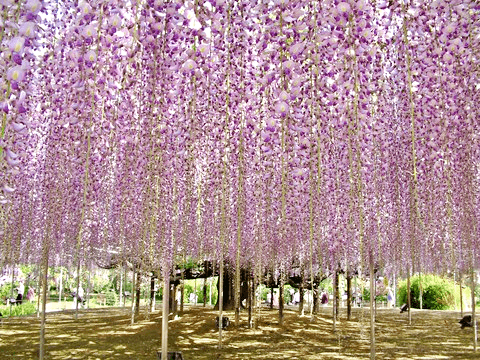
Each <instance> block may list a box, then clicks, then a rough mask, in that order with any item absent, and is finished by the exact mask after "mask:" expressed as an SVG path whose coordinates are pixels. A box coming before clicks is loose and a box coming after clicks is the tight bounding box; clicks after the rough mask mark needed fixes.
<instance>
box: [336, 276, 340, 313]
mask: <svg viewBox="0 0 480 360" xmlns="http://www.w3.org/2000/svg"><path fill="white" fill-rule="evenodd" d="M335 278H336V281H335V319H336V320H338V314H339V310H340V296H339V294H340V289H339V285H338V271H337V272H335Z"/></svg>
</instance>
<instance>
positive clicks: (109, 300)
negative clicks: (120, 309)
mask: <svg viewBox="0 0 480 360" xmlns="http://www.w3.org/2000/svg"><path fill="white" fill-rule="evenodd" d="M117 303H118V295H117V293H116V292H115V291H114V290H112V289H109V290H107V292H106V293H105V304H106V305H107V306H115V305H116V304H117Z"/></svg>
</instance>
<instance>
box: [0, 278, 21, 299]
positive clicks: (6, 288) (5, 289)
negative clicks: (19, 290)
mask: <svg viewBox="0 0 480 360" xmlns="http://www.w3.org/2000/svg"><path fill="white" fill-rule="evenodd" d="M11 295H12V283H11V282H9V283H7V284H4V285H3V286H0V299H1V301H3V299H5V298H10V296H11ZM13 296H14V297H16V296H17V294H16V293H15V291H14V292H13Z"/></svg>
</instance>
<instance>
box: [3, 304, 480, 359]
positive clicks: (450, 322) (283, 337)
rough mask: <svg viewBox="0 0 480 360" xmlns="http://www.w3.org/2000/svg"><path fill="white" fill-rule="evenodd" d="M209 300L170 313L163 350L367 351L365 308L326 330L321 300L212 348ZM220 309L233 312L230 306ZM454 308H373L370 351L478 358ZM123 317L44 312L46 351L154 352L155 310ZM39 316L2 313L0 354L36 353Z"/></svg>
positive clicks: (70, 354)
mask: <svg viewBox="0 0 480 360" xmlns="http://www.w3.org/2000/svg"><path fill="white" fill-rule="evenodd" d="M215 316H216V312H214V311H213V310H212V309H211V308H203V307H201V306H198V307H186V311H185V312H184V314H183V316H181V317H180V318H178V319H176V320H173V319H172V320H171V321H170V330H169V344H170V349H171V350H177V351H182V352H183V357H184V359H185V360H192V359H195V360H203V359H205V360H207V359H208V360H210V359H275V360H277V359H302V360H303V359H368V358H369V352H370V341H369V336H370V335H369V334H370V326H369V323H368V321H369V312H368V309H365V310H363V311H362V310H361V309H354V316H353V320H352V321H350V322H347V321H346V320H345V319H344V318H345V315H344V309H342V312H341V318H340V320H339V321H338V323H337V329H338V330H337V331H336V332H335V333H334V332H332V317H331V308H322V309H321V313H320V314H319V315H318V316H317V317H316V319H315V321H313V322H312V321H310V318H309V317H301V316H299V315H298V314H297V312H296V311H293V310H287V311H286V312H285V316H286V318H285V326H284V327H280V326H278V324H277V322H278V312H277V311H275V310H273V311H272V310H269V309H262V310H261V312H260V316H261V317H260V321H259V322H258V328H257V329H248V328H247V327H246V323H247V314H246V312H245V313H242V324H241V326H240V327H239V328H238V329H235V328H234V327H233V326H232V327H231V328H230V329H228V330H227V331H225V332H224V342H223V343H224V347H223V348H222V349H218V348H217V344H218V340H217V339H218V331H217V330H216V329H215V325H214V323H215ZM226 316H229V317H230V319H233V318H234V315H233V313H231V312H227V313H226ZM459 317H460V315H459V313H458V312H453V311H428V310H423V311H415V310H414V311H413V315H412V318H413V323H412V325H411V326H409V325H408V323H407V316H406V314H399V311H398V310H396V309H395V310H394V309H381V310H378V311H377V327H376V340H377V346H376V353H377V359H422V360H426V359H480V352H477V353H476V354H475V353H473V351H472V350H473V347H472V341H473V331H472V329H471V328H467V329H464V330H461V329H460V326H459V324H458V323H457V322H458V319H459ZM138 320H139V321H138V322H137V323H136V324H135V325H133V326H132V325H130V313H129V310H128V309H127V308H124V309H120V308H106V309H90V310H82V311H80V316H79V318H78V320H75V319H74V316H73V312H72V310H67V311H64V312H58V313H49V314H48V317H47V329H46V334H47V339H46V353H47V357H46V358H47V359H152V360H153V359H156V355H155V353H156V351H157V350H159V349H160V347H161V313H160V312H156V313H154V314H152V315H151V316H150V319H149V320H147V319H146V318H145V314H141V315H140V318H139V319H138ZM39 329H40V320H39V318H37V317H34V316H29V317H20V318H10V319H4V320H3V321H2V324H1V326H0V354H1V359H2V360H3V359H6V358H7V359H10V358H12V359H15V358H16V359H35V358H38V355H37V352H38V343H39V338H38V336H39Z"/></svg>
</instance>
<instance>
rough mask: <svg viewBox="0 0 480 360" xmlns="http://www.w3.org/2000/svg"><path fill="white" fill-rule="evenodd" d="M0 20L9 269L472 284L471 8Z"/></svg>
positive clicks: (171, 7)
mask: <svg viewBox="0 0 480 360" xmlns="http://www.w3.org/2000/svg"><path fill="white" fill-rule="evenodd" d="M0 7H1V13H2V17H1V29H2V30H1V35H0V41H1V55H0V69H1V73H2V75H1V78H0V89H1V92H0V105H1V110H0V111H1V117H2V118H1V119H2V120H1V136H0V146H1V152H0V171H1V178H0V187H1V192H0V204H1V205H0V206H1V209H0V222H1V223H0V261H1V263H2V264H6V263H12V262H29V263H32V262H37V261H39V259H40V257H41V256H42V254H43V256H49V257H50V259H51V261H58V259H60V261H61V262H62V263H71V262H72V261H74V259H78V258H90V259H100V258H103V257H105V256H111V254H117V255H118V256H120V257H121V258H123V259H128V260H129V261H132V262H136V263H138V264H142V266H145V267H146V268H150V269H158V268H164V269H168V268H171V266H172V263H173V262H175V261H176V259H177V257H179V256H191V257H193V258H196V259H204V258H206V259H220V258H226V259H231V260H232V261H235V256H236V254H237V253H240V254H241V258H240V259H241V262H242V266H249V265H250V266H256V267H259V268H262V269H265V268H269V269H272V268H273V269H283V270H289V269H291V268H292V267H301V266H305V268H307V269H308V267H307V264H310V262H311V263H312V267H311V269H312V271H314V272H315V273H317V272H323V273H328V272H330V271H332V270H334V269H335V268H336V267H337V266H340V267H342V268H350V269H362V268H363V266H364V264H365V263H366V262H374V263H375V266H378V267H382V268H384V269H385V271H387V272H390V273H392V272H398V271H403V270H404V269H405V268H406V267H413V269H419V270H425V271H436V272H444V271H446V270H447V269H450V270H460V271H465V270H467V269H471V268H472V267H475V266H477V267H478V265H479V260H480V251H478V250H476V249H479V248H480V242H479V240H478V239H479V235H480V228H479V225H480V223H479V219H480V189H479V180H480V161H479V159H480V147H479V146H480V138H479V137H480V121H479V119H480V112H479V107H478V102H479V101H480V98H479V94H480V58H479V56H480V53H479V50H480V5H479V4H478V2H477V1H474V0H470V1H459V0H435V1H429V0H428V1H427V0H416V1H414V0H402V1H374V0H372V1H368V0H365V1H363V0H360V1H358V0H355V1H353V0H352V1H337V0H319V1H315V0H313V1H312V0H297V1H289V0H256V1H250V0H248V1H247V0H236V1H232V0H209V1H203V0H196V1H183V0H182V1H179V0H170V1H168V0H146V1H145V0H138V1H135V0H132V1H122V0H114V1H103V0H96V1H83V0H81V1H79V2H77V1H59V2H48V1H43V2H42V1H39V0H28V1H20V0H19V1H13V0H0ZM105 250H108V251H105ZM106 254H110V255H106Z"/></svg>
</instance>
